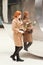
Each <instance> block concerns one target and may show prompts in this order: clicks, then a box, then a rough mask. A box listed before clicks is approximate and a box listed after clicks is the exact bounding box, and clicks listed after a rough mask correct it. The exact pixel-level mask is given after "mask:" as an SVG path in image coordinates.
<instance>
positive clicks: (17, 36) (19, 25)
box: [12, 19, 23, 46]
mask: <svg viewBox="0 0 43 65" xmlns="http://www.w3.org/2000/svg"><path fill="white" fill-rule="evenodd" d="M19 29H23V22H22V20H21V21H19V20H18V19H14V20H13V21H12V30H13V38H14V42H15V46H22V39H23V34H22V33H21V32H19Z"/></svg>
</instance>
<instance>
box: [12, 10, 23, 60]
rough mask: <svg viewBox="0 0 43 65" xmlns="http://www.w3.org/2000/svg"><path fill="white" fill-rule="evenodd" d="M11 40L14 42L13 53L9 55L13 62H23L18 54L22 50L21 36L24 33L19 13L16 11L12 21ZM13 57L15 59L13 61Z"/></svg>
mask: <svg viewBox="0 0 43 65" xmlns="http://www.w3.org/2000/svg"><path fill="white" fill-rule="evenodd" d="M12 30H13V38H14V42H15V52H14V54H13V55H11V58H12V59H13V60H17V61H24V60H22V59H20V56H19V52H20V50H21V49H22V36H23V33H24V31H23V30H24V27H23V22H22V20H21V11H16V12H15V13H14V19H13V21H12ZM15 56H16V57H17V59H15Z"/></svg>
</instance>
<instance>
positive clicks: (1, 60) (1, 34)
mask: <svg viewBox="0 0 43 65" xmlns="http://www.w3.org/2000/svg"><path fill="white" fill-rule="evenodd" d="M37 42H38V43H37ZM42 49H43V42H40V41H34V43H33V44H32V46H31V47H30V48H29V49H28V50H29V51H28V52H26V51H24V50H23V49H22V51H21V52H20V55H21V57H22V58H23V59H24V62H18V63H17V62H16V61H13V60H12V59H11V58H10V55H11V54H12V53H13V52H14V44H13V41H12V40H11V39H10V37H9V35H8V34H7V32H6V30H5V29H0V65H43V59H42V58H39V57H37V56H34V55H32V54H31V53H33V54H34V53H35V54H36V55H40V54H41V56H43V50H42Z"/></svg>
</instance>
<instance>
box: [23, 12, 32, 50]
mask: <svg viewBox="0 0 43 65" xmlns="http://www.w3.org/2000/svg"><path fill="white" fill-rule="evenodd" d="M23 15H24V17H23V22H24V26H25V28H26V31H25V33H24V36H23V38H24V50H26V51H28V47H29V46H30V45H31V44H32V32H33V25H32V22H31V20H30V18H29V17H30V14H29V12H28V11H25V12H24V14H23ZM27 42H28V44H27Z"/></svg>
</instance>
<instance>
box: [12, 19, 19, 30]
mask: <svg viewBox="0 0 43 65" xmlns="http://www.w3.org/2000/svg"><path fill="white" fill-rule="evenodd" d="M12 30H13V31H19V29H18V28H17V24H16V22H15V20H13V21H12Z"/></svg>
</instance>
